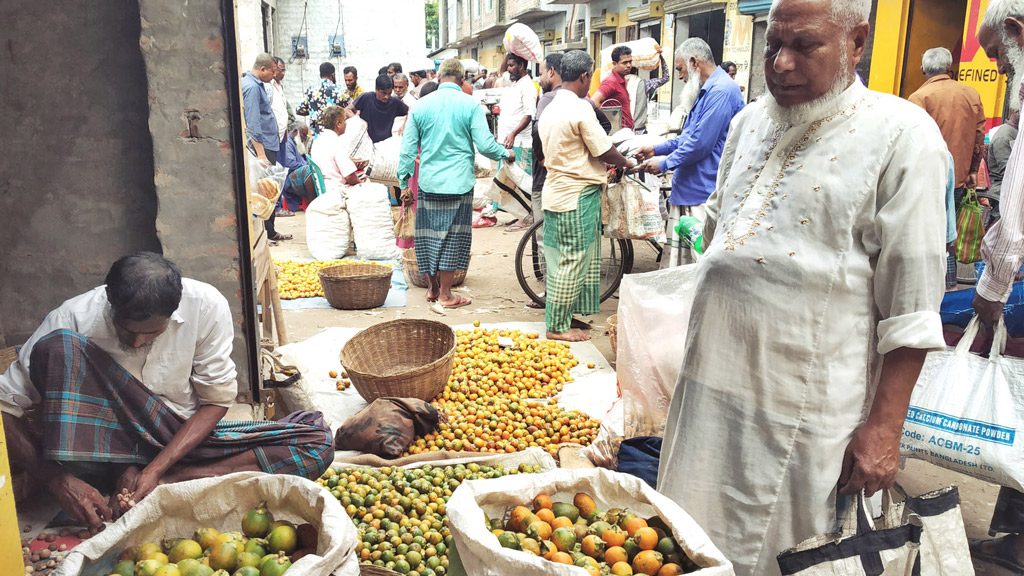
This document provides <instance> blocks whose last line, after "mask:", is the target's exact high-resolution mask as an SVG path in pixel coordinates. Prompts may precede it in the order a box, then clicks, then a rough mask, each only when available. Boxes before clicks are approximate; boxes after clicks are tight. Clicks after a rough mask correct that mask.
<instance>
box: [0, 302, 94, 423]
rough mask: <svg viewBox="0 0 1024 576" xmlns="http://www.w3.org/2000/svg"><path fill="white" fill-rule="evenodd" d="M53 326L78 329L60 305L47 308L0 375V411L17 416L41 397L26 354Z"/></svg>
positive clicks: (29, 355) (58, 328)
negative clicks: (33, 382)
mask: <svg viewBox="0 0 1024 576" xmlns="http://www.w3.org/2000/svg"><path fill="white" fill-rule="evenodd" d="M56 330H74V331H79V328H78V326H77V325H76V322H75V321H74V317H73V316H71V315H70V314H67V313H65V312H64V311H63V310H61V309H60V308H58V309H56V310H53V311H51V312H50V313H49V314H47V315H46V318H44V319H43V322H42V323H41V324H40V325H39V327H38V328H36V331H35V332H33V333H32V336H31V337H30V338H29V339H28V342H25V345H24V346H22V347H21V349H20V350H19V351H18V359H17V360H15V361H14V363H12V364H11V366H10V367H9V368H8V369H7V372H5V373H4V374H3V375H0V412H6V413H7V414H10V415H12V416H15V417H18V418H20V417H21V416H22V415H23V414H24V413H25V410H26V409H28V408H31V407H32V406H33V405H35V404H38V403H39V401H40V400H41V397H40V395H39V391H38V390H36V387H35V385H33V384H32V380H31V378H29V358H30V357H31V356H32V349H33V348H34V347H35V345H36V342H38V341H39V340H40V339H41V338H42V337H43V336H46V335H47V334H49V333H51V332H54V331H56Z"/></svg>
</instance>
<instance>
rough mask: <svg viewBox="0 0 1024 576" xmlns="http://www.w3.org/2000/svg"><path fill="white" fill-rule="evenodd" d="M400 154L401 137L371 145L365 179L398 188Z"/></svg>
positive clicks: (393, 137)
mask: <svg viewBox="0 0 1024 576" xmlns="http://www.w3.org/2000/svg"><path fill="white" fill-rule="evenodd" d="M401 154H402V137H401V136H392V137H391V138H388V139H387V140H381V141H380V142H377V143H376V144H374V145H373V159H372V160H370V164H369V165H368V166H367V167H366V177H367V178H369V179H370V181H371V182H377V183H379V184H385V185H388V186H398V157H399V156H400V155H401ZM357 244H358V242H357Z"/></svg>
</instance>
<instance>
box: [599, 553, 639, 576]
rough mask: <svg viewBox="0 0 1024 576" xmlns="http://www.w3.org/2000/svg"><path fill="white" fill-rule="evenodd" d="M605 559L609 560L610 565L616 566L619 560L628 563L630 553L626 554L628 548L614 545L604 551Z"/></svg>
mask: <svg viewBox="0 0 1024 576" xmlns="http://www.w3.org/2000/svg"><path fill="white" fill-rule="evenodd" d="M604 561H605V562H607V563H608V565H609V566H615V564H617V563H619V562H623V563H626V564H627V565H628V563H629V554H626V549H625V548H623V547H622V546H612V547H610V548H608V549H607V550H605V551H604ZM632 572H633V570H632V569H630V573H632Z"/></svg>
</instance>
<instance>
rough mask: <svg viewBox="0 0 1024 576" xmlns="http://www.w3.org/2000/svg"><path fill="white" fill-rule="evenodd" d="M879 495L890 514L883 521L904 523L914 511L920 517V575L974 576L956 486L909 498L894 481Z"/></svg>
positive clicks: (883, 508)
mask: <svg viewBox="0 0 1024 576" xmlns="http://www.w3.org/2000/svg"><path fill="white" fill-rule="evenodd" d="M882 498H883V500H882V510H883V512H884V513H885V514H889V515H890V518H888V519H887V520H886V522H888V523H890V524H892V523H893V522H897V523H896V524H895V525H899V524H903V523H906V522H908V521H909V520H910V517H911V516H912V515H914V514H916V515H917V516H918V517H920V518H921V527H922V529H923V530H922V532H921V553H920V555H919V558H920V562H921V574H928V575H929V576H974V563H973V562H972V561H971V551H970V547H969V546H968V544H967V531H966V530H965V529H964V517H963V514H961V513H960V491H959V490H957V487H956V486H947V487H946V488H943V489H941V490H935V491H934V492H929V493H927V494H923V495H921V496H917V497H911V496H908V495H907V493H906V492H905V491H904V490H903V488H902V487H901V486H900V485H899V484H897V485H896V486H895V487H893V488H892V489H890V490H886V491H884V492H883V493H882Z"/></svg>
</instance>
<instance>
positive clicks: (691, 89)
mask: <svg viewBox="0 0 1024 576" xmlns="http://www.w3.org/2000/svg"><path fill="white" fill-rule="evenodd" d="M687 66H689V65H687ZM689 73H690V74H689V79H688V80H687V81H686V84H684V85H683V91H682V93H681V94H680V95H679V107H680V108H681V109H682V110H684V111H685V112H687V113H689V112H690V110H692V109H693V105H694V104H696V103H697V97H698V96H700V89H701V88H702V87H703V83H702V82H701V81H700V71H699V70H695V69H693V68H690V69H689Z"/></svg>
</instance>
